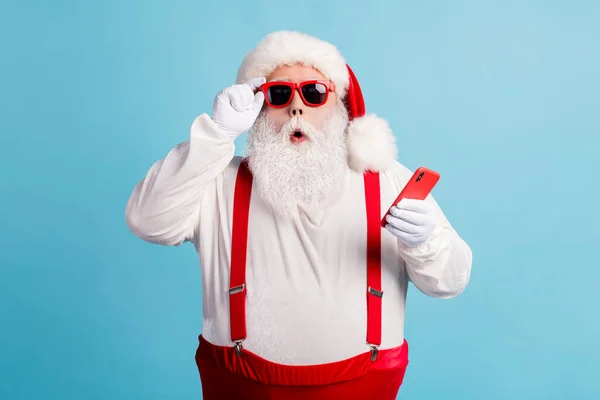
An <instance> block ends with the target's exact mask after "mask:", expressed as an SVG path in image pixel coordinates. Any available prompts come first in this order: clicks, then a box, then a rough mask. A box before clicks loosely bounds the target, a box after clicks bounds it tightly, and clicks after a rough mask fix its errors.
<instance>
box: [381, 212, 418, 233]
mask: <svg viewBox="0 0 600 400" xmlns="http://www.w3.org/2000/svg"><path fill="white" fill-rule="evenodd" d="M385 220H386V221H387V223H388V224H390V225H391V226H393V227H394V228H396V229H398V230H401V231H402V232H406V233H411V234H418V233H419V232H420V231H421V230H422V229H421V228H420V227H419V226H417V225H413V224H411V223H410V222H406V221H404V220H402V219H400V218H396V217H394V216H392V215H388V216H387V217H386V218H385Z"/></svg>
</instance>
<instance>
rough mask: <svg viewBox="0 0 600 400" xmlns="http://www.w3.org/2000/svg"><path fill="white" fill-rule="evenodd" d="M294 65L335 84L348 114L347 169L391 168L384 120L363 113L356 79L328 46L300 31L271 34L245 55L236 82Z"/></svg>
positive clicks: (392, 150)
mask: <svg viewBox="0 0 600 400" xmlns="http://www.w3.org/2000/svg"><path fill="white" fill-rule="evenodd" d="M293 64H302V65H305V66H308V67H312V68H314V69H316V70H318V71H319V72H321V73H322V74H323V75H324V76H325V78H327V79H328V80H331V81H332V82H333V83H334V84H335V87H336V92H337V93H338V96H339V97H340V98H341V99H342V100H343V101H344V103H345V104H346V109H347V110H348V115H349V123H348V127H347V132H346V133H347V136H346V143H347V146H348V163H349V165H350V167H351V168H352V169H354V170H356V171H358V172H365V171H373V172H378V171H383V170H385V169H387V168H388V167H390V166H391V165H392V163H393V162H394V161H395V159H396V152H397V149H396V144H395V139H394V135H393V133H392V131H391V129H390V127H389V125H388V123H387V121H386V120H384V119H382V118H380V117H378V116H376V115H375V114H365V103H364V100H363V96H362V92H361V90H360V86H359V84H358V80H357V79H356V76H355V75H354V73H353V72H352V70H351V69H350V67H349V66H348V65H347V64H346V61H345V60H344V57H343V56H342V55H341V54H340V52H339V51H338V49H337V48H336V47H335V46H333V45H332V44H331V43H328V42H325V41H323V40H321V39H318V38H316V37H313V36H309V35H306V34H304V33H300V32H291V31H278V32H273V33H271V34H269V35H267V36H266V37H265V38H264V39H263V40H262V41H261V42H260V43H259V44H258V45H257V46H256V48H255V49H253V50H252V51H250V52H249V53H248V54H247V55H246V57H245V58H244V61H243V63H242V65H241V67H240V68H239V71H238V76H237V83H244V82H247V81H249V80H250V79H252V78H256V77H263V76H265V77H266V76H268V75H269V74H270V73H271V72H272V71H273V70H275V69H276V68H278V67H280V66H283V65H293Z"/></svg>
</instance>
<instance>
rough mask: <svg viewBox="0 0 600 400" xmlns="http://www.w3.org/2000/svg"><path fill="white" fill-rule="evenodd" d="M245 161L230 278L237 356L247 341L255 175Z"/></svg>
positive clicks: (235, 209) (238, 193)
mask: <svg viewBox="0 0 600 400" xmlns="http://www.w3.org/2000/svg"><path fill="white" fill-rule="evenodd" d="M244 161H245V160H244ZM244 161H243V162H242V163H241V164H240V167H239V169H238V174H237V178H236V181H235V191H234V198H233V224H232V225H233V226H232V236H231V270H230V278H229V279H230V282H229V319H230V320H229V321H230V328H231V340H232V341H233V342H235V349H236V351H237V352H238V355H241V343H242V340H244V339H246V254H247V248H248V217H249V211H250V194H251V193H252V174H251V173H250V171H249V170H248V168H247V166H246V164H245V162H244Z"/></svg>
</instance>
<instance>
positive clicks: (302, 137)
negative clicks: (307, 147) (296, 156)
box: [290, 130, 306, 143]
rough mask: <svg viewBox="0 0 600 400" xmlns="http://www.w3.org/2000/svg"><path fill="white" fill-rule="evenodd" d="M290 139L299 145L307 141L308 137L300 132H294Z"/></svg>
mask: <svg viewBox="0 0 600 400" xmlns="http://www.w3.org/2000/svg"><path fill="white" fill-rule="evenodd" d="M290 138H291V140H292V142H294V143H299V142H303V141H305V140H306V136H305V135H304V133H302V131H300V130H295V131H294V132H292V134H291V136H290Z"/></svg>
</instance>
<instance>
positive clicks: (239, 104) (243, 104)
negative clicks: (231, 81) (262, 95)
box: [230, 86, 254, 112]
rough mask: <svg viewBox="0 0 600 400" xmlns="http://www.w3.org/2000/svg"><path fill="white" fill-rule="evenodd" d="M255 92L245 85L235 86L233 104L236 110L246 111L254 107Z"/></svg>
mask: <svg viewBox="0 0 600 400" xmlns="http://www.w3.org/2000/svg"><path fill="white" fill-rule="evenodd" d="M253 97H254V95H253V93H252V92H250V91H249V90H248V89H247V88H244V87H239V86H238V87H235V88H233V90H232V93H231V96H230V98H231V106H232V107H233V109H234V110H236V111H240V112H241V111H245V110H247V109H248V108H250V107H252V102H253V101H254V100H253Z"/></svg>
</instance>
